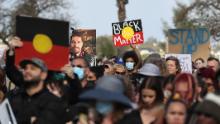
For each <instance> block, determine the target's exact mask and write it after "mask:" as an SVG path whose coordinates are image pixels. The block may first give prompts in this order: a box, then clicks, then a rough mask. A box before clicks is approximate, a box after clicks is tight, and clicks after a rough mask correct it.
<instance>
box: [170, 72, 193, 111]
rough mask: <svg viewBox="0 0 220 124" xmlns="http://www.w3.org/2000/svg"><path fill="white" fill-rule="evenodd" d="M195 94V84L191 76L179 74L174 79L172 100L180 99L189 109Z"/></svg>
mask: <svg viewBox="0 0 220 124" xmlns="http://www.w3.org/2000/svg"><path fill="white" fill-rule="evenodd" d="M195 92H196V82H195V79H194V77H193V76H192V75H191V74H189V73H180V74H178V75H177V76H176V77H175V79H174V89H173V92H172V98H174V99H175V98H176V99H182V100H183V101H184V102H185V103H186V104H187V107H188V108H190V107H191V105H192V104H193V100H194V98H195Z"/></svg>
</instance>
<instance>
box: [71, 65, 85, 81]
mask: <svg viewBox="0 0 220 124" xmlns="http://www.w3.org/2000/svg"><path fill="white" fill-rule="evenodd" d="M73 72H74V73H75V74H76V75H77V76H78V78H79V79H80V80H82V79H83V78H84V69H83V68H79V67H73Z"/></svg>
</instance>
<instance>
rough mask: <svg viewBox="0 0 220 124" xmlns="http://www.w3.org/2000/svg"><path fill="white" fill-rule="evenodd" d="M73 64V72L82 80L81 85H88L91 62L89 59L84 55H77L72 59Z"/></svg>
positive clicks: (83, 86)
mask: <svg viewBox="0 0 220 124" xmlns="http://www.w3.org/2000/svg"><path fill="white" fill-rule="evenodd" d="M71 66H72V69H73V73H75V74H76V75H77V78H78V79H79V80H80V83H81V87H82V88H85V87H86V85H87V83H88V82H87V80H86V77H87V73H88V68H89V64H88V63H87V61H86V60H85V59H84V58H82V57H76V58H74V59H73V60H72V61H71Z"/></svg>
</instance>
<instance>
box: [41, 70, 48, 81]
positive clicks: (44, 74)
mask: <svg viewBox="0 0 220 124" xmlns="http://www.w3.org/2000/svg"><path fill="white" fill-rule="evenodd" d="M40 77H41V80H45V79H46V78H47V72H41V76H40Z"/></svg>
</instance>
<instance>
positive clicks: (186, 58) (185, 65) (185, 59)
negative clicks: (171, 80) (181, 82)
mask: <svg viewBox="0 0 220 124" xmlns="http://www.w3.org/2000/svg"><path fill="white" fill-rule="evenodd" d="M169 56H174V57H176V58H177V59H178V60H179V62H180V66H181V70H182V72H187V73H192V57H191V54H165V58H167V57H169Z"/></svg>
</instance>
